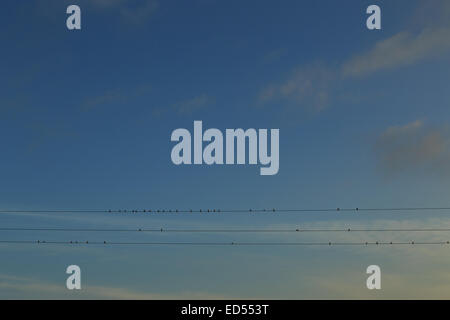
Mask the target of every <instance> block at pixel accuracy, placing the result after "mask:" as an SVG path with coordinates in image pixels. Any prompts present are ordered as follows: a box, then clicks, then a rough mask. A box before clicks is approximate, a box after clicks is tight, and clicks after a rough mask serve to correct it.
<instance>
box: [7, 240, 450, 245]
mask: <svg viewBox="0 0 450 320" xmlns="http://www.w3.org/2000/svg"><path fill="white" fill-rule="evenodd" d="M2 243H3V244H37V245H40V244H42V245H45V244H56V245H149V246H394V245H412V246H414V245H441V246H442V245H449V244H450V241H435V242H415V241H409V242H393V241H390V242H382V241H376V242H373V241H372V242H369V241H367V242H110V241H45V240H0V244H2Z"/></svg>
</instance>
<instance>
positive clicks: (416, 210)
mask: <svg viewBox="0 0 450 320" xmlns="http://www.w3.org/2000/svg"><path fill="white" fill-rule="evenodd" d="M423 211H436V212H440V213H445V214H450V207H393V208H359V207H356V208H339V207H338V208H322V209H320V208H316V209H314V208H313V209H276V208H268V209H251V208H250V209H195V210H194V209H184V210H179V209H131V210H130V209H114V210H113V209H103V210H101V209H84V210H47V209H42V210H0V213H121V214H122V213H147V214H185V213H187V214H210V213H317V212H322V213H326V212H347V213H348V212H366V213H367V212H396V213H402V212H403V213H413V212H414V213H422V212H423Z"/></svg>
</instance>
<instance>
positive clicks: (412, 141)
mask: <svg viewBox="0 0 450 320" xmlns="http://www.w3.org/2000/svg"><path fill="white" fill-rule="evenodd" d="M375 149H376V152H377V156H378V160H379V164H380V167H381V168H382V169H383V170H384V171H385V172H386V173H388V174H394V173H399V172H403V171H408V170H409V169H414V170H417V169H424V170H426V171H427V172H435V173H438V174H442V173H443V172H449V171H450V135H449V130H448V128H446V127H432V126H427V125H425V123H424V122H423V121H421V120H417V121H414V122H411V123H408V124H405V125H399V126H392V127H389V128H387V129H386V130H385V131H384V132H382V133H381V135H380V136H379V137H378V139H377V142H376V147H375Z"/></svg>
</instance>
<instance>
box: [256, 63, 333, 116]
mask: <svg viewBox="0 0 450 320" xmlns="http://www.w3.org/2000/svg"><path fill="white" fill-rule="evenodd" d="M334 77H335V75H334V73H333V72H332V71H331V70H330V69H328V68H326V67H324V66H322V65H319V64H317V65H312V66H306V67H301V68H297V69H295V70H294V71H293V72H292V73H291V75H290V76H289V77H288V78H287V79H286V80H284V81H283V82H281V83H278V84H270V85H268V86H267V87H266V88H264V89H263V90H262V91H261V92H260V94H259V101H260V102H262V103H265V102H268V101H270V100H282V101H286V102H288V103H290V104H295V105H301V106H303V107H304V108H306V109H310V110H313V111H322V110H323V109H324V108H325V107H326V106H327V105H328V103H329V100H330V87H331V84H332V82H333V79H334Z"/></svg>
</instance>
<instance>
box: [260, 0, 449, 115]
mask: <svg viewBox="0 0 450 320" xmlns="http://www.w3.org/2000/svg"><path fill="white" fill-rule="evenodd" d="M449 3H450V2H449V1H436V2H433V3H432V4H420V5H419V6H418V7H417V8H416V14H415V15H413V18H412V20H413V21H414V22H416V23H415V25H414V26H413V27H410V28H408V30H407V31H401V32H398V33H396V34H394V35H393V36H391V37H389V38H387V39H384V40H381V41H379V42H377V43H375V45H373V46H372V47H371V48H370V49H368V50H366V51H365V52H360V53H358V54H356V55H354V56H352V57H348V58H347V59H343V61H342V62H341V63H339V64H338V65H337V67H335V68H330V67H327V66H326V64H324V63H321V64H318V63H314V64H310V65H305V66H300V67H297V68H295V69H293V71H292V72H291V74H290V75H289V76H287V77H286V79H285V80H283V81H280V82H279V83H275V84H273V83H272V84H269V85H267V86H265V87H264V88H263V89H262V90H261V91H260V93H259V95H258V100H259V102H260V103H267V102H269V101H277V100H278V101H280V100H281V101H284V102H287V103H289V104H290V105H296V106H302V107H309V108H312V109H313V110H315V111H322V110H324V109H325V108H326V107H327V106H328V105H329V104H330V103H331V101H332V98H333V90H334V89H336V87H337V84H336V83H339V82H341V81H345V80H346V79H348V78H352V77H353V78H361V77H367V76H370V75H372V74H374V73H376V72H380V71H385V70H393V69H396V68H400V67H405V66H409V65H412V64H415V63H418V62H421V61H424V60H427V59H431V58H434V57H438V56H442V55H443V54H446V53H450V23H449V21H450V4H449ZM424 12H427V14H428V15H425V14H424ZM430 16H431V17H433V18H431V19H430ZM413 29H416V31H415V32H414V31H410V30H413Z"/></svg>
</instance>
